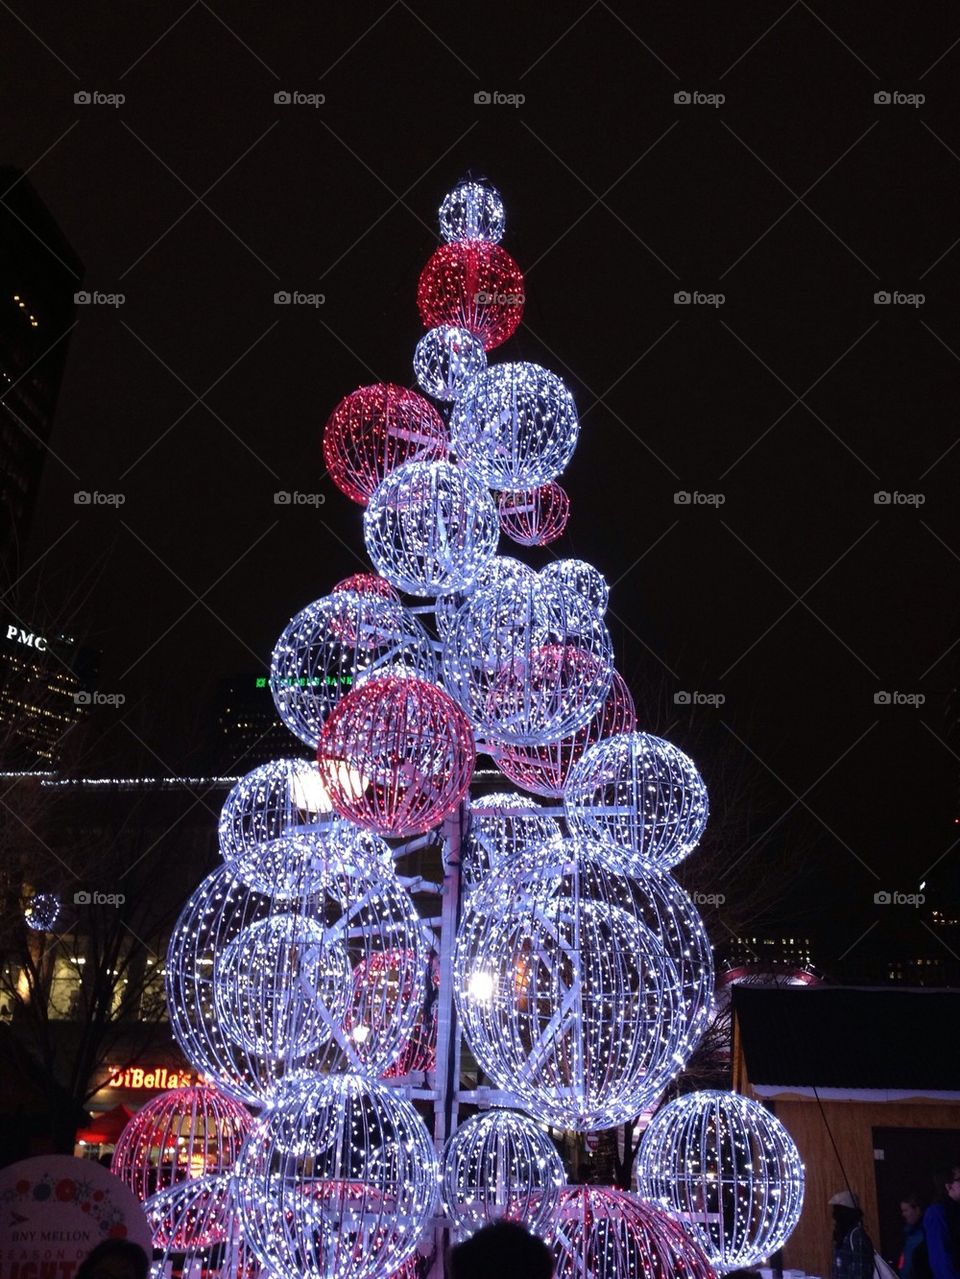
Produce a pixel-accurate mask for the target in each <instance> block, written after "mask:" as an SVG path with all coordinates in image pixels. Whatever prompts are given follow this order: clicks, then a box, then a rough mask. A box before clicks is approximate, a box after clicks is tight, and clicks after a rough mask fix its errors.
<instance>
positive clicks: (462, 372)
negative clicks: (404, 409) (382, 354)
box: [413, 324, 487, 401]
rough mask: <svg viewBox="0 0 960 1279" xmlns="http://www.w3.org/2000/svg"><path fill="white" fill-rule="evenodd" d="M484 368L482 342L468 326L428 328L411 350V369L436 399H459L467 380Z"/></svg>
mask: <svg viewBox="0 0 960 1279" xmlns="http://www.w3.org/2000/svg"><path fill="white" fill-rule="evenodd" d="M486 367H487V353H486V351H485V350H484V349H483V343H482V342H481V341H480V339H479V338H478V337H475V336H474V335H473V334H472V333H471V332H470V331H469V329H461V328H458V327H457V326H456V325H455V324H442V325H440V326H439V327H438V328H435V329H428V330H427V332H426V333H424V335H423V337H422V338H421V339H420V341H419V342H418V343H417V349H416V350H415V351H414V353H413V372H414V376H415V377H416V379H417V382H418V384H419V386H420V389H421V390H422V391H425V392H426V393H427V395H431V396H433V398H434V399H435V400H444V401H453V400H456V399H459V397H460V396H461V395H462V394H463V389H464V387H465V386H466V385H467V383H468V382H469V381H470V380H471V379H472V378H475V377H476V376H477V374H478V373H482V372H483V370H484V369H485V368H486Z"/></svg>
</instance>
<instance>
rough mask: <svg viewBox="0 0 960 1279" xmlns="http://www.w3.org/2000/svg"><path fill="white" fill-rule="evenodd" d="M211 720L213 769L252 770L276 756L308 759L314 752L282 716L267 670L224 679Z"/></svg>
mask: <svg viewBox="0 0 960 1279" xmlns="http://www.w3.org/2000/svg"><path fill="white" fill-rule="evenodd" d="M210 722H211V724H212V725H213V733H214V737H213V741H212V742H211V744H210V749H209V760H208V766H209V768H210V770H211V771H212V772H216V773H222V774H241V773H248V772H249V771H250V769H252V768H256V766H257V765H258V764H265V763H267V762H268V761H269V760H272V759H295V758H303V759H307V758H310V757H311V755H312V754H313V752H312V751H311V750H310V748H309V747H308V746H306V745H305V744H304V743H303V742H301V741H300V740H299V738H297V737H294V735H293V734H292V733H291V732H290V730H289V729H288V728H287V727H286V726H285V725H284V724H283V722H282V721H281V720H280V718H279V716H278V715H277V710H276V707H275V706H274V704H273V697H272V696H271V693H270V680H269V677H268V676H267V675H266V674H264V673H261V674H256V673H252V674H247V675H232V676H230V677H228V678H226V679H222V680H221V681H220V682H219V684H218V685H217V691H216V694H215V697H214V704H213V713H212V715H211V716H210Z"/></svg>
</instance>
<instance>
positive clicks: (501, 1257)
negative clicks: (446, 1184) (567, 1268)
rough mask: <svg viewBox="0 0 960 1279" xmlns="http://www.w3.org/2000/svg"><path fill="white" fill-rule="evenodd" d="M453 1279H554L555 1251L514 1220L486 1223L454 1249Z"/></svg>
mask: <svg viewBox="0 0 960 1279" xmlns="http://www.w3.org/2000/svg"><path fill="white" fill-rule="evenodd" d="M450 1274H451V1275H452V1279H491V1276H494V1277H495V1279H552V1275H553V1254H552V1253H551V1251H550V1249H549V1248H548V1247H547V1245H546V1244H545V1243H544V1242H543V1240H542V1239H538V1238H537V1237H536V1236H535V1235H532V1234H531V1233H530V1231H529V1230H526V1229H524V1227H523V1226H519V1225H517V1223H516V1222H513V1221H498V1222H497V1223H496V1225H493V1226H484V1228H483V1229H482V1230H478V1231H477V1233H476V1234H475V1235H472V1236H471V1237H470V1238H469V1239H467V1240H465V1241H464V1242H463V1243H460V1244H457V1246H456V1247H455V1248H453V1249H451V1252H450Z"/></svg>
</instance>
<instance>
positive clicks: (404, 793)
mask: <svg viewBox="0 0 960 1279" xmlns="http://www.w3.org/2000/svg"><path fill="white" fill-rule="evenodd" d="M317 762H318V765H319V768H320V775H321V777H322V778H323V780H324V784H325V785H326V786H327V788H328V790H329V791H330V797H331V799H332V800H333V803H334V806H335V807H336V809H337V812H339V813H340V814H341V816H343V817H346V818H349V819H350V821H352V822H356V824H357V825H358V826H361V827H363V828H364V829H365V830H372V831H375V832H376V833H377V834H380V835H396V836H406V835H419V834H423V833H424V832H425V831H428V830H430V829H431V828H432V827H434V826H436V825H437V824H438V823H439V822H440V821H441V820H442V819H443V818H444V817H445V816H446V814H447V813H449V812H450V810H451V809H453V808H456V806H457V804H459V802H460V800H461V799H462V798H463V796H464V794H465V793H466V790H467V786H468V785H469V784H470V778H471V776H472V774H473V767H474V763H475V762H476V749H475V747H474V742H473V732H472V730H471V727H470V722H469V720H468V719H467V717H466V715H465V714H464V712H463V711H462V710H461V708H460V707H459V706H458V705H457V704H456V702H455V701H454V700H453V698H452V697H450V696H449V695H448V694H447V693H445V692H444V691H443V689H442V688H438V687H437V686H436V685H435V684H428V683H427V682H426V681H425V680H421V679H415V678H413V677H410V678H403V677H399V678H398V677H394V676H386V677H384V678H382V679H371V680H366V681H365V682H364V683H363V684H361V685H360V686H359V687H358V688H355V689H354V690H353V691H352V692H351V693H350V694H349V695H348V696H347V697H345V698H344V699H343V701H342V702H341V703H340V705H339V706H338V707H337V708H336V709H335V710H334V712H333V714H332V715H331V716H330V718H329V719H328V720H327V722H326V724H325V725H324V729H323V733H322V734H321V737H320V744H319V746H318V748H317ZM345 774H346V775H348V777H350V778H353V777H358V778H359V779H360V782H359V784H357V785H353V784H344V775H345Z"/></svg>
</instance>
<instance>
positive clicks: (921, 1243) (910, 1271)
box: [897, 1192, 930, 1279]
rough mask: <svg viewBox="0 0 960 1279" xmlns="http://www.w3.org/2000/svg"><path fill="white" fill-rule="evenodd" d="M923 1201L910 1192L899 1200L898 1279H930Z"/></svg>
mask: <svg viewBox="0 0 960 1279" xmlns="http://www.w3.org/2000/svg"><path fill="white" fill-rule="evenodd" d="M923 1206H924V1205H923V1200H922V1199H921V1197H920V1196H919V1195H918V1194H916V1193H913V1192H911V1193H910V1194H909V1195H904V1196H903V1198H902V1199H901V1200H900V1216H901V1217H902V1218H903V1248H902V1250H901V1253H900V1260H899V1261H898V1262H897V1271H898V1273H899V1275H900V1279H930V1266H929V1264H928V1262H927V1246H926V1243H925V1240H924V1233H923Z"/></svg>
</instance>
